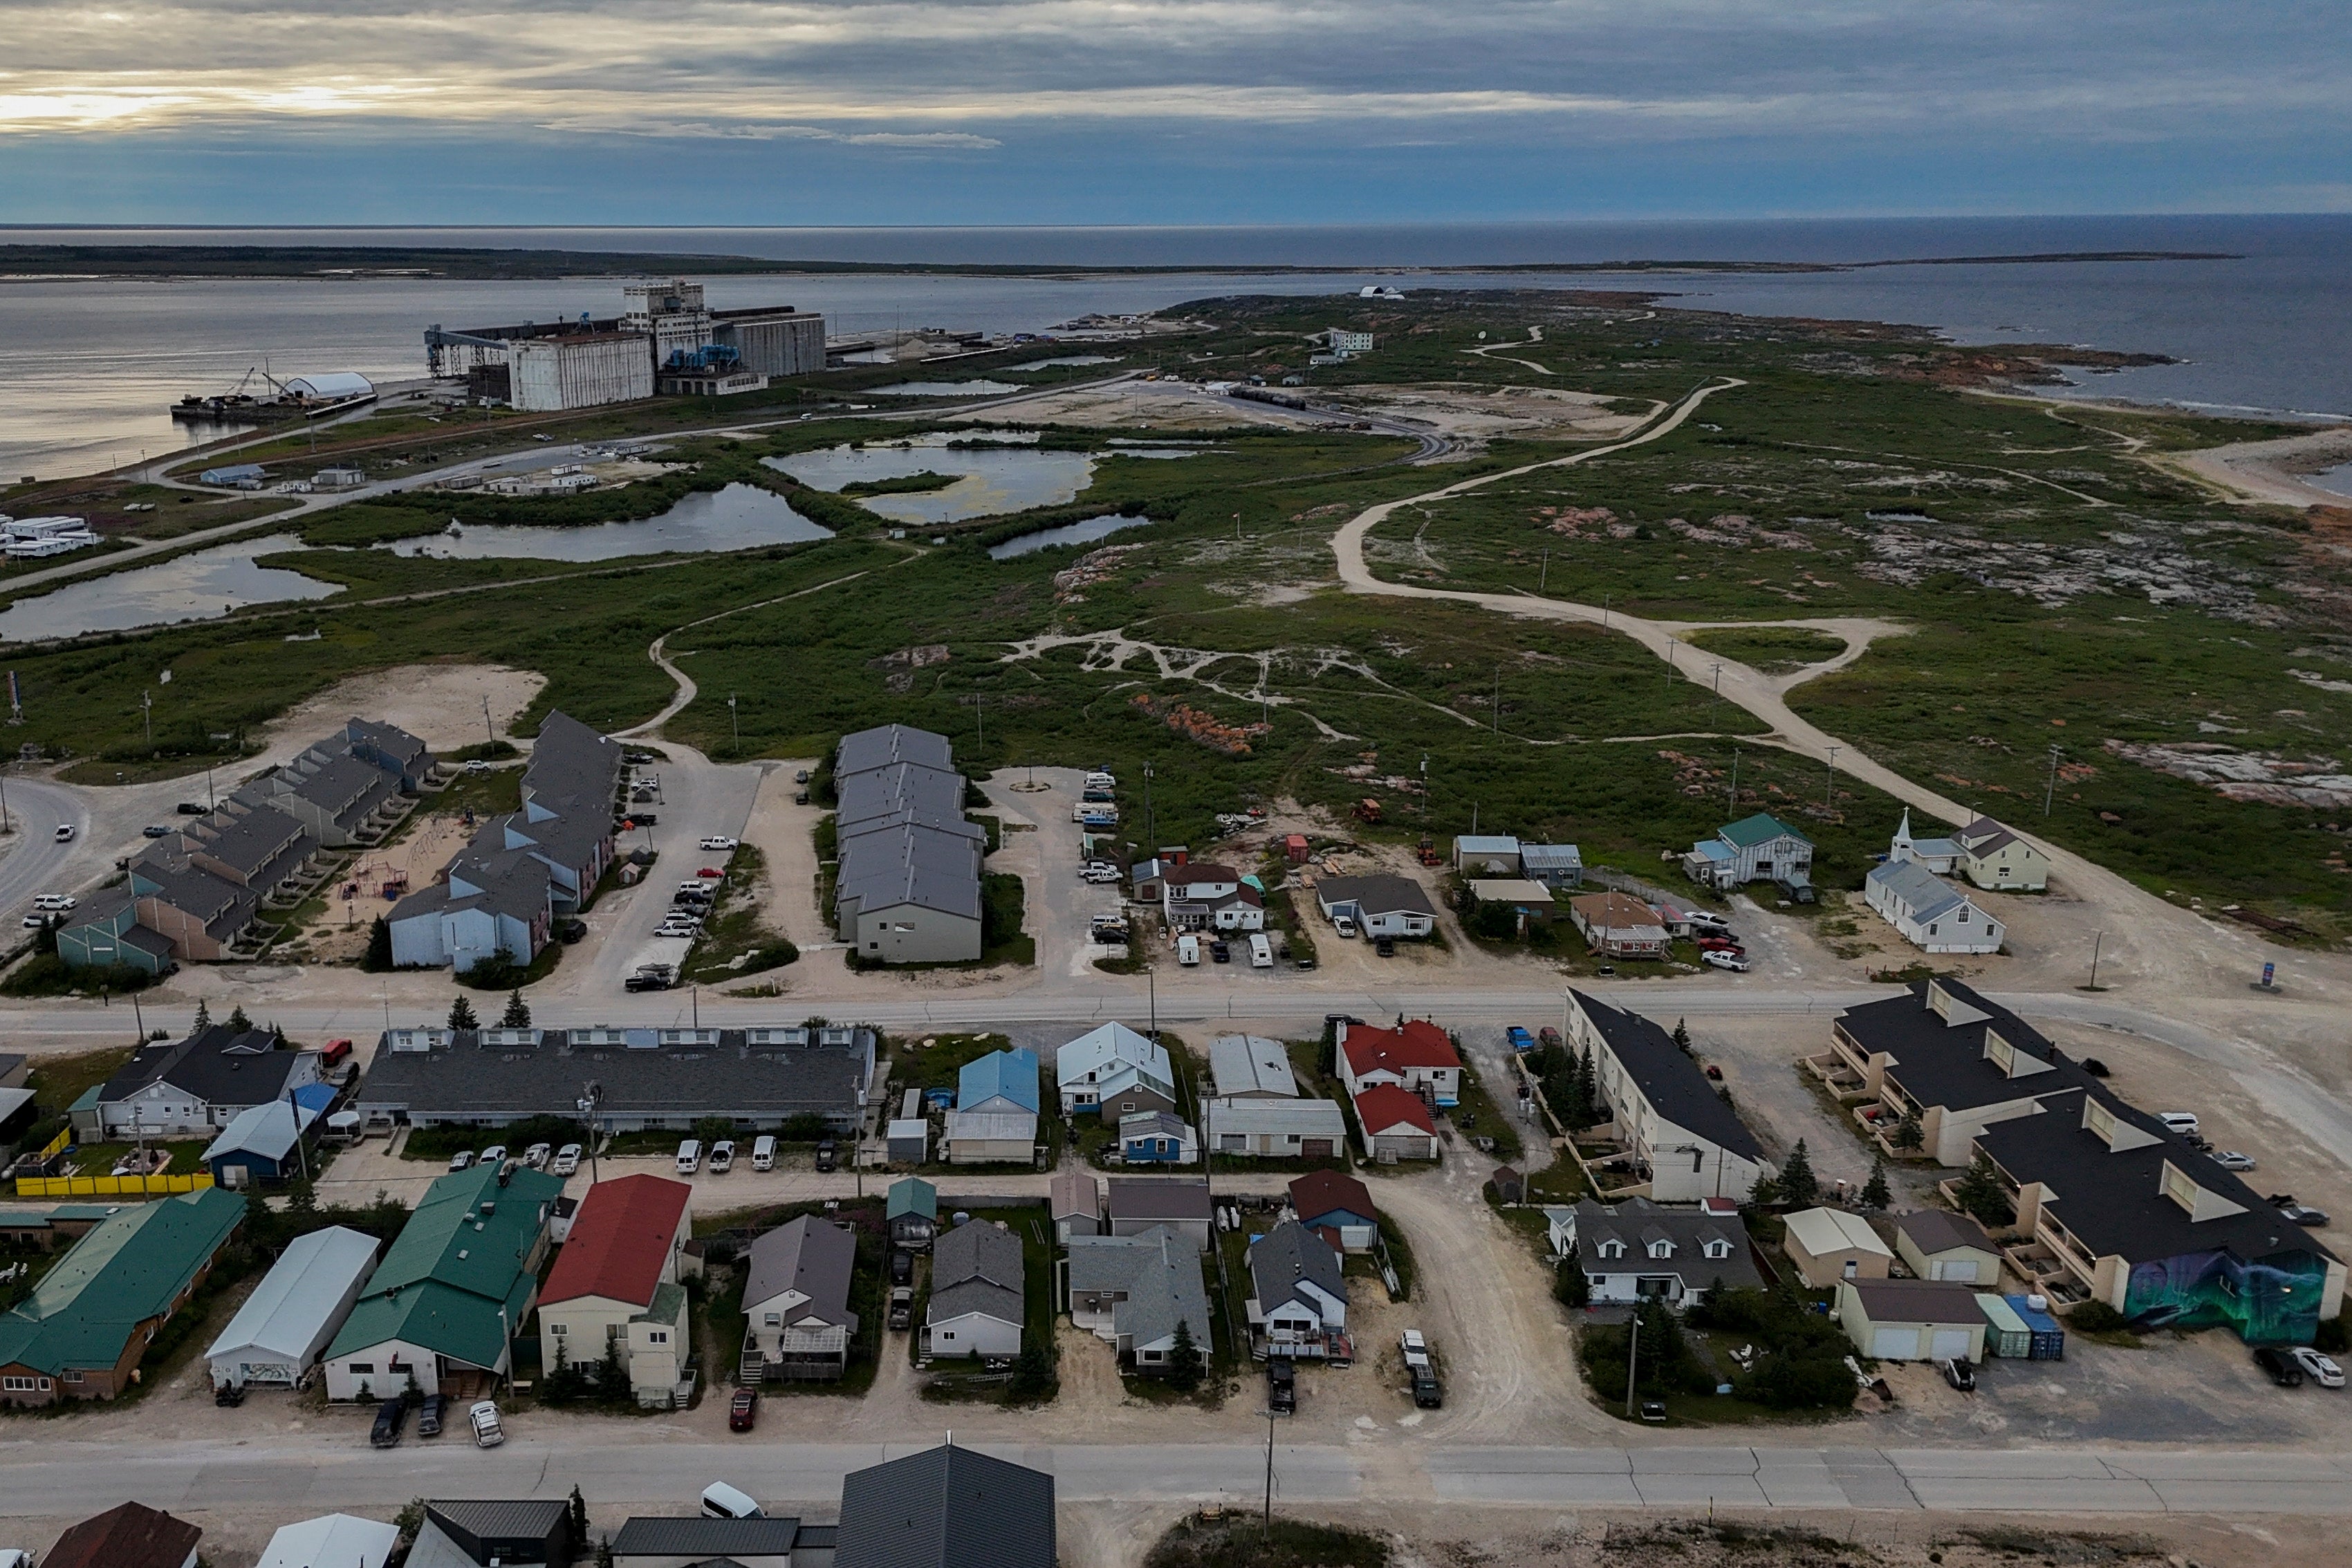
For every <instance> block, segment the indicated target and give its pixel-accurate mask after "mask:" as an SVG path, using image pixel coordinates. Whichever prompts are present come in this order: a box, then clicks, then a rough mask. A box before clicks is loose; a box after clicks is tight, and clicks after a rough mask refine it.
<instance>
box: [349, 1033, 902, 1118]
mask: <svg viewBox="0 0 2352 1568" xmlns="http://www.w3.org/2000/svg"><path fill="white" fill-rule="evenodd" d="M874 1071H875V1039H874V1031H873V1030H868V1029H845V1028H838V1027H834V1026H824V1027H820V1028H817V1029H805V1028H803V1027H801V1026H800V1025H797V1024H793V1025H788V1026H762V1025H753V1026H750V1027H746V1028H741V1029H651V1028H644V1027H638V1026H630V1027H627V1028H614V1027H611V1026H598V1027H589V1028H579V1029H536V1028H534V1029H512V1030H510V1029H481V1030H446V1029H395V1030H385V1031H384V1032H383V1037H382V1039H381V1040H380V1041H379V1043H378V1045H377V1047H376V1052H375V1056H374V1059H373V1061H370V1062H369V1064H368V1070H367V1076H366V1077H365V1078H364V1079H363V1080H362V1082H361V1083H360V1086H359V1088H358V1089H357V1090H356V1091H355V1092H353V1094H352V1109H353V1110H355V1111H358V1112H360V1113H362V1114H363V1115H365V1116H367V1117H369V1118H370V1119H371V1120H374V1119H378V1118H382V1119H384V1120H389V1121H391V1122H393V1123H394V1124H403V1125H408V1124H413V1125H416V1126H470V1127H503V1126H505V1125H507V1124H509V1123H510V1122H517V1121H521V1120H523V1119H525V1118H527V1117H532V1116H561V1117H563V1118H565V1119H567V1120H571V1119H575V1118H577V1117H578V1115H579V1113H580V1112H579V1100H580V1086H581V1085H582V1083H583V1082H587V1081H588V1080H590V1079H592V1078H593V1080H595V1082H597V1084H598V1085H599V1086H600V1087H602V1089H603V1090H604V1098H603V1099H602V1100H600V1101H599V1102H598V1103H597V1111H596V1125H597V1128H598V1130H599V1131H602V1132H609V1133H627V1132H641V1131H642V1132H681V1133H682V1132H686V1131H688V1130H689V1129H691V1128H692V1127H693V1126H694V1125H695V1124H697V1123H698V1122H702V1121H707V1120H709V1119H710V1118H712V1117H723V1118H725V1119H726V1120H728V1121H730V1122H731V1123H733V1124H735V1125H736V1126H737V1127H738V1128H740V1129H742V1130H744V1131H746V1132H749V1131H754V1130H757V1129H760V1128H773V1127H780V1126H782V1125H783V1124H785V1123H787V1122H790V1121H793V1119H795V1118H797V1117H801V1116H819V1117H822V1118H824V1124H825V1125H826V1127H827V1128H829V1129H830V1130H832V1131H833V1132H835V1133H836V1134H852V1133H855V1132H856V1130H857V1129H858V1128H859V1127H860V1126H861V1125H862V1124H864V1120H865V1114H866V1094H867V1092H868V1091H869V1089H870V1088H871V1087H872V1085H873V1082H874Z"/></svg>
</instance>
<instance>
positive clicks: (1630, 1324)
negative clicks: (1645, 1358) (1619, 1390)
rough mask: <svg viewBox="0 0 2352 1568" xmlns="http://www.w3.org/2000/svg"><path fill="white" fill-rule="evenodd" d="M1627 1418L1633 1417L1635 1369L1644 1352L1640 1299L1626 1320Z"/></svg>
mask: <svg viewBox="0 0 2352 1568" xmlns="http://www.w3.org/2000/svg"><path fill="white" fill-rule="evenodd" d="M1625 1333H1626V1336H1627V1337H1626V1340H1625V1418H1626V1419H1627V1420H1629V1421H1630V1420H1632V1419H1633V1369H1634V1367H1635V1366H1637V1365H1638V1364H1640V1356H1641V1354H1642V1308H1641V1303H1639V1302H1638V1301H1637V1302H1635V1303H1634V1306H1633V1316H1632V1317H1630V1318H1627V1319H1626V1320H1625Z"/></svg>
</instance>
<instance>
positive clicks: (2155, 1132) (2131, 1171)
mask: <svg viewBox="0 0 2352 1568" xmlns="http://www.w3.org/2000/svg"><path fill="white" fill-rule="evenodd" d="M2086 1094H2095V1095H2096V1096H2097V1098H2098V1099H2099V1101H2100V1103H2102V1104H2104V1105H2105V1106H2106V1107H2107V1109H2108V1110H2110V1111H2111V1112H2113V1113H2115V1116H2116V1120H2117V1121H2119V1122H2124V1123H2126V1124H2129V1125H2131V1126H2133V1127H2135V1128H2137V1129H2138V1130H2139V1131H2141V1132H2143V1133H2146V1134H2149V1135H2150V1136H2151V1137H2152V1138H2153V1139H2154V1140H2155V1141H2154V1142H2152V1143H2149V1144H2147V1145H2143V1146H2141V1147H2139V1148H2136V1149H2125V1150H2123V1151H2121V1152H2120V1153H2117V1152H2115V1151H2112V1150H2110V1149H2109V1148H2108V1146H2107V1144H2106V1141H2105V1139H2103V1138H2101V1137H2100V1136H2099V1135H2098V1134H2095V1133H2094V1132H2092V1131H2090V1130H2089V1129H2088V1128H2086V1127H2084V1125H2083V1100H2084V1096H2085V1095H2086ZM2042 1107H2043V1111H2042V1114H2040V1115H2038V1116H2017V1117H2012V1118H2011V1119H2010V1120H2008V1121H2004V1122H1996V1123H1994V1124H1992V1125H1991V1126H1990V1127H1988V1128H1986V1129H1985V1130H1984V1131H1983V1132H1981V1133H1979V1134H1977V1139H1976V1143H1977V1147H1979V1148H1980V1149H1982V1150H1983V1151H1984V1152H1985V1153H1986V1154H1987V1155H1990V1156H1991V1157H1992V1161H1993V1163H1994V1164H1995V1165H1997V1166H2000V1168H2001V1169H2002V1170H2004V1171H2006V1172H2008V1173H2009V1175H2010V1176H2012V1177H2014V1178H2015V1179H2016V1180H2018V1181H2020V1182H2029V1181H2032V1182H2041V1183H2042V1184H2043V1185H2044V1186H2048V1187H2049V1188H2050V1189H2051V1191H2052V1192H2053V1193H2055V1194H2056V1195H2057V1196H2056V1200H2055V1201H2054V1202H2052V1203H2051V1204H2050V1205H2049V1213H2050V1214H2051V1215H2052V1216H2053V1218H2056V1219H2057V1221H2058V1223H2060V1224H2061V1225H2063V1226H2064V1227H2065V1228H2067V1230H2068V1231H2070V1232H2072V1233H2073V1234H2074V1237H2075V1238H2076V1239H2078V1240H2080V1241H2081V1242H2082V1244H2083V1245H2084V1246H2085V1247H2087V1248H2089V1249H2091V1251H2092V1253H2093V1254H2094V1255H2095V1256H2096V1257H2103V1258H2104V1257H2119V1258H2122V1259H2123V1260H2125V1261H2126V1263H2129V1264H2139V1263H2153V1262H2160V1261H2162V1260H2165V1259H2168V1258H2182V1257H2187V1256H2189V1255H2190V1254H2193V1253H2201V1252H2219V1251H2222V1250H2228V1251H2231V1252H2234V1253H2236V1254H2237V1255H2238V1256H2239V1257H2240V1258H2242V1259H2244V1260H2247V1261H2249V1262H2251V1261H2253V1260H2258V1259H2263V1258H2276V1257H2280V1256H2281V1255H2284V1254H2289V1253H2297V1252H2301V1253H2306V1254H2309V1255H2311V1256H2313V1257H2315V1258H2319V1259H2321V1260H2330V1259H2333V1258H2334V1257H2335V1254H2334V1253H2332V1252H2330V1251H2328V1249H2326V1247H2324V1246H2322V1245H2321V1244H2320V1243H2319V1242H2318V1241H2317V1240H2316V1239H2315V1238H2313V1236H2312V1235H2311V1233H2310V1232H2308V1231H2306V1230H2305V1229H2304V1228H2303V1227H2301V1226H2299V1225H2295V1224H2293V1223H2291V1222H2290V1221H2288V1220H2287V1219H2285V1218H2284V1217H2282V1216H2281V1215H2280V1214H2279V1212H2278V1211H2277V1210H2276V1209H2275V1208H2273V1207H2271V1206H2270V1205H2269V1204H2268V1203H2266V1202H2264V1201H2263V1198H2262V1196H2261V1195H2260V1194H2258V1193H2256V1192H2255V1191H2254V1189H2253V1188H2252V1187H2250V1186H2247V1185H2246V1184H2245V1183H2244V1182H2242V1181H2241V1180H2239V1179H2238V1178H2237V1177H2236V1176H2232V1175H2231V1174H2230V1173H2229V1172H2228V1171H2225V1170H2223V1169H2222V1168H2221V1166H2218V1165H2215V1164H2214V1163H2213V1161H2212V1159H2211V1158H2210V1156H2209V1155H2202V1154H2200V1153H2198V1152H2197V1151H2196V1150H2195V1149H2192V1148H2190V1147H2189V1145H2187V1144H2184V1143H2182V1142H2181V1141H2180V1140H2179V1138H2178V1137H2176V1136H2174V1135H2173V1134H2172V1133H2171V1132H2170V1131H2169V1130H2168V1128H2166V1126H2165V1125H2164V1124H2163V1123H2161V1122H2159V1121H2158V1120H2157V1119H2156V1118H2155V1117H2153V1116H2151V1115H2148V1114H2147V1113H2146V1112H2144V1111H2140V1110H2137V1109H2136V1108H2135V1107H2133V1106H2130V1105H2127V1104H2126V1103H2124V1102H2122V1101H2121V1100H2118V1099H2116V1097H2115V1096H2114V1094H2112V1093H2111V1092H2107V1091H2106V1090H2105V1087H2104V1086H2102V1085H2099V1084H2097V1082H2095V1080H2094V1081H2091V1083H2090V1086H2089V1087H2087V1088H2084V1089H2080V1090H2073V1091H2069V1092H2064V1093H2062V1094H2056V1095H2050V1096H2045V1097H2043V1099H2042ZM2168 1163H2169V1164H2170V1165H2172V1166H2174V1167H2176V1168H2177V1169H2179V1171H2180V1172H2181V1174H2183V1175H2184V1176H2188V1177H2189V1179H2190V1180H2191V1181H2194V1182H2195V1183H2196V1184H2197V1185H2198V1186H2200V1187H2203V1188H2204V1189H2205V1190H2206V1191H2207V1192H2210V1193H2211V1194H2213V1195H2214V1196H2215V1197H2221V1198H2224V1199H2226V1200H2227V1201H2229V1202H2231V1203H2234V1204H2237V1205H2239V1206H2241V1207H2242V1208H2243V1209H2244V1210H2245V1212H2244V1213H2242V1214H2231V1215H2224V1216H2221V1217H2220V1218H2213V1219H2200V1220H2192V1219H2190V1218H2189V1215H2188V1213H2187V1211H2186V1210H2184V1209H2182V1208H2181V1207H2180V1206H2179V1205H2178V1204H2176V1203H2174V1202H2173V1201H2172V1200H2171V1199H2170V1198H2168V1197H2165V1196H2164V1193H2163V1188H2162V1181H2163V1167H2164V1166H2165V1165H2166V1164H2168Z"/></svg>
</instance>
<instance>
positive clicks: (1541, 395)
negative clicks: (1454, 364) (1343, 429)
mask: <svg viewBox="0 0 2352 1568" xmlns="http://www.w3.org/2000/svg"><path fill="white" fill-rule="evenodd" d="M1329 401H1331V402H1338V403H1342V404H1345V405H1346V406H1348V407H1349V408H1360V409H1362V410H1363V411H1364V412H1366V413H1375V414H1382V415H1386V416H1389V417H1391V418H1398V419H1409V420H1412V421H1414V422H1415V423H1422V424H1426V425H1428V426H1430V427H1431V429H1432V430H1433V431H1434V432H1435V433H1436V434H1440V435H1447V436H1453V437H1454V438H1456V439H1459V440H1465V441H1487V440H1493V439H1495V438H1497V437H1502V436H1517V437H1523V438H1526V439H1528V440H1538V441H1539V440H1555V441H1559V440H1567V441H1576V440H1587V439H1590V440H1596V441H1597V440H1606V439H1612V438H1614V437H1616V436H1620V435H1623V434H1626V433H1627V432H1629V431H1631V430H1633V428H1634V427H1635V426H1636V425H1638V424H1639V423H1641V422H1642V421H1643V419H1644V418H1646V417H1648V413H1650V412H1654V411H1644V412H1643V413H1612V411H1611V410H1610V408H1609V406H1608V405H1609V403H1610V402H1611V400H1610V399H1609V398H1607V397H1604V396H1602V395H1601V394H1600V393H1597V392H1570V391H1568V390H1566V389H1559V390H1554V389H1552V388H1549V387H1521V386H1504V387H1485V386H1475V385H1470V384H1467V383H1454V382H1433V383H1429V384H1425V385H1420V386H1400V387H1376V388H1351V389H1349V391H1348V392H1341V393H1335V394H1333V395H1332V396H1331V398H1330V399H1329Z"/></svg>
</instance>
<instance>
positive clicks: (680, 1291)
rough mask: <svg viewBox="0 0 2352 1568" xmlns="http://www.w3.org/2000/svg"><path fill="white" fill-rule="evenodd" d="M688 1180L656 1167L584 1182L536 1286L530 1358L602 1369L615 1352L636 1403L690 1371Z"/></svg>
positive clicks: (586, 1371) (658, 1395)
mask: <svg viewBox="0 0 2352 1568" xmlns="http://www.w3.org/2000/svg"><path fill="white" fill-rule="evenodd" d="M693 1197H694V1189H693V1188H692V1187H690V1186H688V1185H687V1184H686V1183H684V1182H682V1181H671V1180H669V1179H667V1177H663V1176H644V1175H640V1176H615V1177H614V1179H613V1180H611V1181H600V1182H598V1183H596V1184H595V1185H594V1186H591V1187H590V1188H589V1189H588V1191H587V1194H586V1196H585V1197H583V1198H582V1199H581V1200H580V1207H579V1209H578V1211H577V1212H576V1213H574V1214H573V1215H572V1228H571V1232H570V1235H569V1237H568V1238H567V1239H566V1240H565V1241H564V1243H563V1247H562V1250H561V1251H559V1252H557V1253H556V1255H555V1267H554V1268H552V1269H551V1270H548V1274H547V1283H546V1284H545V1285H544V1286H543V1287H541V1291H540V1293H539V1345H540V1350H539V1364H540V1365H541V1366H542V1367H544V1368H546V1369H548V1370H549V1371H553V1370H554V1369H555V1368H557V1367H559V1366H569V1367H571V1368H572V1370H573V1371H575V1372H578V1373H580V1374H582V1375H584V1376H587V1377H597V1376H601V1375H602V1374H603V1370H604V1362H605V1358H606V1356H607V1355H608V1354H614V1353H615V1352H617V1353H618V1355H619V1358H620V1364H621V1365H622V1366H623V1367H625V1369H626V1370H627V1374H628V1379H629V1390H630V1392H631V1393H632V1394H633V1395H635V1396H636V1400H637V1403H639V1404H640V1405H648V1406H666V1405H667V1404H668V1403H669V1402H670V1399H671V1397H672V1396H673V1394H674V1392H675V1391H676V1389H677V1385H679V1384H680V1383H683V1382H686V1381H688V1379H689V1378H690V1377H691V1376H692V1375H693V1374H692V1370H691V1369H692V1367H693V1364H694V1363H693V1360H692V1356H691V1354H690V1350H689V1345H688V1332H687V1321H686V1320H687V1313H686V1289H685V1286H684V1284H683V1281H684V1280H685V1278H686V1277H687V1276H688V1275H689V1274H696V1273H699V1272H700V1271H701V1264H700V1260H698V1259H696V1258H691V1257H689V1256H688V1252H687V1249H686V1244H687V1242H688V1241H689V1240H690V1239H692V1238H693V1235H694V1214H693V1204H692V1199H693Z"/></svg>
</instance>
